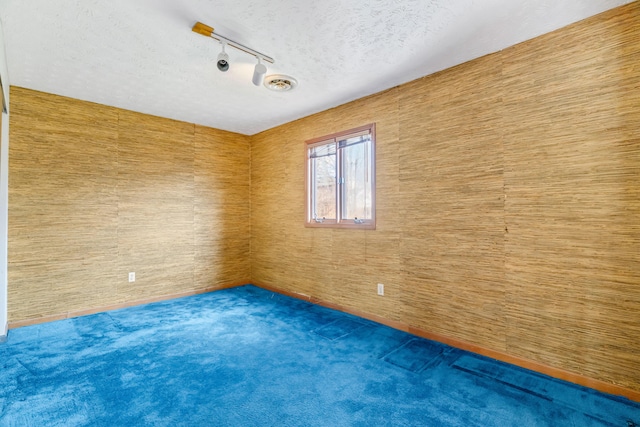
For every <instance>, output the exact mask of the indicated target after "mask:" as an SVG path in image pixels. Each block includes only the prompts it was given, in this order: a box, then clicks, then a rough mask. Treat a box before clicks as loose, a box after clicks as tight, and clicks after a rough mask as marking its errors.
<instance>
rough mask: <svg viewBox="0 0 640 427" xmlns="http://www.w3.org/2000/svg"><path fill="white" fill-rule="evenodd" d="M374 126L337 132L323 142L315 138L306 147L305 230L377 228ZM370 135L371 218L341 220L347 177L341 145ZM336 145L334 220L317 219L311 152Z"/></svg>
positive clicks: (323, 137) (326, 137)
mask: <svg viewBox="0 0 640 427" xmlns="http://www.w3.org/2000/svg"><path fill="white" fill-rule="evenodd" d="M375 129H376V127H375V123H370V124H367V125H364V126H360V127H357V128H354V129H349V130H346V131H343V132H337V133H334V134H331V135H326V136H322V137H320V138H314V139H311V140H309V141H306V143H305V158H306V161H305V165H306V166H305V175H306V178H305V226H306V227H318V228H354V229H368V230H374V229H375V228H376V196H375V195H376V182H375V176H376V169H375V165H376V150H375V147H376V135H375V133H376V132H375ZM366 134H369V135H370V136H371V142H370V143H369V156H368V167H369V179H370V185H371V199H370V200H371V218H358V219H348V218H342V215H343V209H342V204H343V200H344V198H345V194H346V186H345V180H344V176H345V175H346V173H345V171H344V170H343V169H344V168H343V162H342V161H341V160H342V154H341V152H342V150H341V148H339V147H338V146H339V143H340V141H344V140H346V139H349V138H353V137H356V136H358V135H366ZM332 142H333V143H335V144H336V173H337V176H336V186H335V187H336V195H335V203H336V206H335V212H336V218H335V219H328V218H315V213H314V212H313V206H314V200H313V197H314V194H313V189H314V188H315V186H314V185H313V184H314V181H313V180H314V170H313V163H312V158H311V154H310V153H311V149H312V148H315V147H318V146H321V145H326V144H330V143H332Z"/></svg>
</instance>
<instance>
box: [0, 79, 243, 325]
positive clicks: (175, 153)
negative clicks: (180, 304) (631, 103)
mask: <svg viewBox="0 0 640 427" xmlns="http://www.w3.org/2000/svg"><path fill="white" fill-rule="evenodd" d="M11 108H12V111H11V113H12V114H11V118H10V120H11V127H10V132H11V134H10V139H11V143H10V153H9V158H10V165H9V168H10V176H9V290H8V292H9V320H10V322H15V321H22V320H25V319H35V318H39V317H46V316H57V315H63V314H64V313H68V312H73V311H77V310H87V309H91V308H100V307H104V306H109V305H114V304H119V303H126V302H130V301H137V300H144V299H148V298H153V297H159V296H164V295H174V294H180V293H184V292H188V291H197V290H203V289H211V288H216V287H221V286H224V285H229V284H238V283H247V282H248V281H249V278H250V246H249V245H250V237H249V236H250V204H249V200H248V198H247V194H248V193H249V188H250V173H249V167H250V145H249V139H248V137H246V136H243V135H238V134H232V133H228V132H223V131H218V130H213V129H209V128H204V127H200V126H196V125H193V124H189V123H182V122H177V121H172V120H168V119H162V118H158V117H152V116H148V115H144V114H138V113H133V112H129V111H124V110H119V109H116V108H111V107H106V106H101V105H97V104H92V103H88V102H83V101H78V100H73V99H69V98H63V97H60V96H55V95H50V94H45V93H41V92H35V91H31V90H26V89H22V88H16V87H12V88H11ZM131 271H134V272H135V273H136V281H135V282H133V283H129V282H128V272H131Z"/></svg>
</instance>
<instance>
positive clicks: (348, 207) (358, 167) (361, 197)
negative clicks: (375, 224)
mask: <svg viewBox="0 0 640 427" xmlns="http://www.w3.org/2000/svg"><path fill="white" fill-rule="evenodd" d="M370 141H371V139H370V137H369V136H368V135H366V136H363V137H361V136H359V137H356V138H351V139H349V140H346V141H341V144H340V146H341V147H343V148H341V154H342V174H343V177H344V187H343V195H342V217H343V219H349V220H352V219H355V218H358V219H370V218H371V210H372V206H371V190H372V189H371V175H370V174H371V168H370V165H369V150H370Z"/></svg>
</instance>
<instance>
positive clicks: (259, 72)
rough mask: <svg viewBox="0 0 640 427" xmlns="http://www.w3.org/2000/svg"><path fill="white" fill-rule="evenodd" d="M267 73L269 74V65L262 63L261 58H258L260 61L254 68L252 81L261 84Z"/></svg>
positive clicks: (257, 84)
mask: <svg viewBox="0 0 640 427" xmlns="http://www.w3.org/2000/svg"><path fill="white" fill-rule="evenodd" d="M265 74H267V66H266V65H264V64H263V63H261V62H260V58H258V63H257V64H256V67H255V68H254V69H253V79H251V81H252V82H253V84H254V85H256V86H260V85H261V84H262V80H263V79H264V75H265Z"/></svg>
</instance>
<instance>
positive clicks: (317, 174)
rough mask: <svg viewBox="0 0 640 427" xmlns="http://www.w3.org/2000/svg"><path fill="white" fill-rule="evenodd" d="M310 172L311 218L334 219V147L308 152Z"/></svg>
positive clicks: (330, 145) (324, 146)
mask: <svg viewBox="0 0 640 427" xmlns="http://www.w3.org/2000/svg"><path fill="white" fill-rule="evenodd" d="M310 157H311V160H310V161H311V170H312V192H313V200H312V213H311V214H312V217H313V218H325V219H336V170H337V164H336V145H335V144H334V143H331V144H327V145H322V146H319V147H314V148H312V149H311V152H310Z"/></svg>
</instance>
